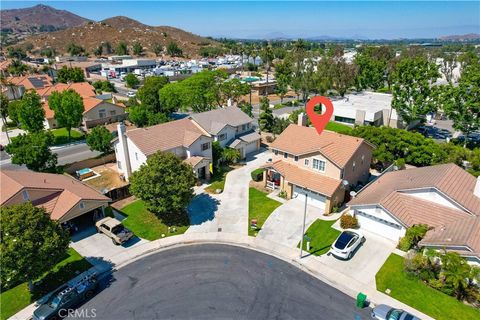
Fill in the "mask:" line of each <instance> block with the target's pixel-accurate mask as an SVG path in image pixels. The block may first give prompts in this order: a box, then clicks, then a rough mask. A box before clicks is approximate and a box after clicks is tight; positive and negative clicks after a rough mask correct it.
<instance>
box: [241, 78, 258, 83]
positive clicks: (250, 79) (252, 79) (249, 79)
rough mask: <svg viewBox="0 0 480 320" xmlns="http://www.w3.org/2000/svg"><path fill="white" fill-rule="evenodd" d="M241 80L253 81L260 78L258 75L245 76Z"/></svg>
mask: <svg viewBox="0 0 480 320" xmlns="http://www.w3.org/2000/svg"><path fill="white" fill-rule="evenodd" d="M242 80H243V81H245V82H255V81H258V80H260V78H259V77H245V78H243V79H242Z"/></svg>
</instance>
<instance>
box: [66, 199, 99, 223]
mask: <svg viewBox="0 0 480 320" xmlns="http://www.w3.org/2000/svg"><path fill="white" fill-rule="evenodd" d="M81 202H83V204H84V208H83V209H81V208H80V202H78V203H77V204H76V205H75V206H74V207H73V208H72V209H70V210H69V211H68V212H67V213H66V214H65V215H64V216H63V217H62V218H61V219H59V220H58V221H59V222H65V221H68V220H70V219H73V218H76V217H79V216H81V215H82V214H85V213H87V212H89V211H92V210H93V209H96V208H101V207H102V206H107V205H108V201H95V200H82V201H81Z"/></svg>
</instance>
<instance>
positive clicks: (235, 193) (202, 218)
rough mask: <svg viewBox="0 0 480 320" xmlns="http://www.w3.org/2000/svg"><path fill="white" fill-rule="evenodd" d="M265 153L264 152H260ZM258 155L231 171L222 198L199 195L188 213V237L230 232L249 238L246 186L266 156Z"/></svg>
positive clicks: (264, 154) (220, 196)
mask: <svg viewBox="0 0 480 320" xmlns="http://www.w3.org/2000/svg"><path fill="white" fill-rule="evenodd" d="M262 151H264V150H262ZM262 151H260V152H259V153H258V154H256V155H254V156H251V157H249V159H248V161H247V164H246V165H245V166H243V167H241V168H239V169H235V170H232V171H230V172H229V173H228V174H227V177H226V180H225V187H224V190H223V192H222V193H221V194H218V195H209V194H206V193H203V194H199V195H198V196H197V197H196V198H195V199H194V200H193V201H192V203H191V204H190V206H189V208H188V210H189V214H190V219H191V220H192V225H191V226H190V227H189V228H188V230H187V233H203V232H216V231H219V232H229V233H237V234H241V235H247V234H248V186H249V182H250V180H251V179H252V178H251V176H250V173H251V172H252V171H253V170H255V169H257V168H258V167H260V166H261V165H263V164H264V163H265V162H266V161H267V159H268V157H269V154H268V153H266V152H262Z"/></svg>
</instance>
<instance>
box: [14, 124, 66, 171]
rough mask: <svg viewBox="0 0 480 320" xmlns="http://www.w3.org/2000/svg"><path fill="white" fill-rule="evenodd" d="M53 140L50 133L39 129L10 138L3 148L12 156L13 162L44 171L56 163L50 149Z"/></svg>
mask: <svg viewBox="0 0 480 320" xmlns="http://www.w3.org/2000/svg"><path fill="white" fill-rule="evenodd" d="M53 142H54V137H53V134H52V133H50V132H45V131H39V132H33V133H29V134H20V135H18V136H16V137H14V138H12V142H10V143H9V144H7V146H6V147H5V149H6V150H7V152H8V153H9V154H10V155H11V156H12V163H13V164H18V165H26V166H27V168H28V169H30V170H33V171H44V170H47V169H51V168H54V167H55V166H56V165H57V155H56V154H54V153H52V151H51V150H50V146H52V145H53Z"/></svg>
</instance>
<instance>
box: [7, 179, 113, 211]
mask: <svg viewBox="0 0 480 320" xmlns="http://www.w3.org/2000/svg"><path fill="white" fill-rule="evenodd" d="M0 177H1V179H0V187H1V190H2V192H1V193H0V204H2V205H4V204H6V203H8V201H9V200H10V199H11V198H12V197H13V196H15V195H16V194H18V193H19V192H20V191H22V190H25V189H27V190H32V189H33V190H39V191H40V190H44V191H46V194H45V197H42V198H40V199H38V200H36V201H34V203H33V204H34V205H36V206H41V207H45V209H46V210H47V211H48V212H49V213H50V214H51V218H52V219H56V220H57V219H60V218H62V216H63V215H65V214H66V213H67V212H68V211H69V210H70V209H71V208H72V207H74V206H75V205H76V204H77V203H78V202H79V201H80V200H99V201H105V202H108V201H109V200H110V199H109V198H107V197H105V196H104V195H102V194H100V193H98V192H97V191H95V190H94V189H92V188H90V187H88V186H86V185H84V184H83V183H81V182H79V181H77V180H75V179H73V178H71V177H68V176H65V175H61V174H52V173H38V172H31V171H10V170H2V171H1V172H0Z"/></svg>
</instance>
